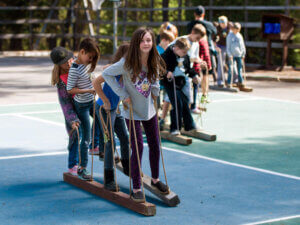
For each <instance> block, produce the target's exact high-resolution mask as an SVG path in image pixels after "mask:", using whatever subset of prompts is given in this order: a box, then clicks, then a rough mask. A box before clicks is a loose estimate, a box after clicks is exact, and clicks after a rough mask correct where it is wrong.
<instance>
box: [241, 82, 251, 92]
mask: <svg viewBox="0 0 300 225" xmlns="http://www.w3.org/2000/svg"><path fill="white" fill-rule="evenodd" d="M238 87H239V89H240V91H244V92H251V91H253V88H251V87H247V86H245V85H244V84H243V83H239V84H238Z"/></svg>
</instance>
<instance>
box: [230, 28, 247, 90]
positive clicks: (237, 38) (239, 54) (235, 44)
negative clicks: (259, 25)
mask: <svg viewBox="0 0 300 225" xmlns="http://www.w3.org/2000/svg"><path fill="white" fill-rule="evenodd" d="M240 30H241V24H240V23H234V24H233V27H232V32H230V33H229V34H228V36H227V38H226V52H227V55H228V57H229V68H228V80H227V87H231V73H232V72H231V70H232V67H233V66H232V65H233V62H234V61H236V63H237V70H238V81H239V83H238V87H239V89H240V91H252V88H248V87H245V84H244V80H243V77H242V67H243V64H242V63H243V62H242V61H243V59H244V58H245V55H246V48H245V44H244V39H243V37H242V35H241V33H240Z"/></svg>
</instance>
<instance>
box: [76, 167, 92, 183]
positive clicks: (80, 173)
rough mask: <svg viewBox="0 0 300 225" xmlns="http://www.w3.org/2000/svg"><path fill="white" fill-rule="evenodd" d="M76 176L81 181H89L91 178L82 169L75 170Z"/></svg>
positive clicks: (85, 170)
mask: <svg viewBox="0 0 300 225" xmlns="http://www.w3.org/2000/svg"><path fill="white" fill-rule="evenodd" d="M77 175H78V177H79V178H80V179H81V180H86V181H91V180H92V176H91V175H90V174H89V172H88V171H87V169H86V168H84V169H78V170H77Z"/></svg>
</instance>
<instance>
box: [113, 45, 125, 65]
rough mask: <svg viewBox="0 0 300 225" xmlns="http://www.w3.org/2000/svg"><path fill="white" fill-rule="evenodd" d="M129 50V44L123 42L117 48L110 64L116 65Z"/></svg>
mask: <svg viewBox="0 0 300 225" xmlns="http://www.w3.org/2000/svg"><path fill="white" fill-rule="evenodd" d="M128 49H129V42H123V43H122V44H121V45H120V46H119V47H118V50H117V52H116V53H115V55H114V56H113V59H112V62H111V63H116V62H118V61H120V59H121V58H122V57H124V56H126V54H127V52H128Z"/></svg>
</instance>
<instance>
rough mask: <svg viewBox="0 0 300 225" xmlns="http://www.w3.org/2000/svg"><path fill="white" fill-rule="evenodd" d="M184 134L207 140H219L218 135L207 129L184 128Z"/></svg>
mask: <svg viewBox="0 0 300 225" xmlns="http://www.w3.org/2000/svg"><path fill="white" fill-rule="evenodd" d="M181 133H182V134H183V135H186V136H189V137H194V138H198V139H201V140H205V141H215V140H217V135H216V134H212V133H209V132H207V131H205V130H197V131H196V130H194V131H185V130H184V129H182V130H181Z"/></svg>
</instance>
